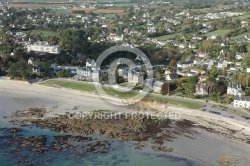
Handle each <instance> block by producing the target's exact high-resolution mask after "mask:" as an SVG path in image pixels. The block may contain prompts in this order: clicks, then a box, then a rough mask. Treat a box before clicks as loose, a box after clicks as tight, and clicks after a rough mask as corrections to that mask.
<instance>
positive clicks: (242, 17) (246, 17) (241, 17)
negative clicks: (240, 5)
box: [235, 14, 250, 20]
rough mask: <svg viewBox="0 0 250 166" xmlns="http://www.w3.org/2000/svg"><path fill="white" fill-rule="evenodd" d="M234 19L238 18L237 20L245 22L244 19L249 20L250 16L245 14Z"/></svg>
mask: <svg viewBox="0 0 250 166" xmlns="http://www.w3.org/2000/svg"><path fill="white" fill-rule="evenodd" d="M235 18H238V19H240V20H246V19H249V18H250V14H245V15H242V16H238V17H235Z"/></svg>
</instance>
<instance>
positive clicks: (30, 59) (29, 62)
mask: <svg viewBox="0 0 250 166" xmlns="http://www.w3.org/2000/svg"><path fill="white" fill-rule="evenodd" d="M28 64H30V65H34V58H32V57H31V58H29V59H28Z"/></svg>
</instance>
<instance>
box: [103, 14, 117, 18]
mask: <svg viewBox="0 0 250 166" xmlns="http://www.w3.org/2000/svg"><path fill="white" fill-rule="evenodd" d="M103 16H104V17H105V18H115V14H103Z"/></svg>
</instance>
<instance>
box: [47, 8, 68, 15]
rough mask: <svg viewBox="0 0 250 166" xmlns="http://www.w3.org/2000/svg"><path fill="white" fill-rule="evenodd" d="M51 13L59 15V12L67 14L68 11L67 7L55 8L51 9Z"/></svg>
mask: <svg viewBox="0 0 250 166" xmlns="http://www.w3.org/2000/svg"><path fill="white" fill-rule="evenodd" d="M51 13H52V14H56V15H61V14H69V13H70V11H69V10H68V9H57V10H52V11H51Z"/></svg>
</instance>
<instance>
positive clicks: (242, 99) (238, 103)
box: [234, 95, 250, 108]
mask: <svg viewBox="0 0 250 166" xmlns="http://www.w3.org/2000/svg"><path fill="white" fill-rule="evenodd" d="M234 107H241V108H250V96H241V95H238V96H234Z"/></svg>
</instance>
